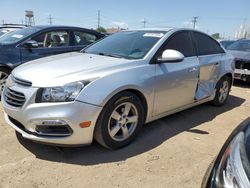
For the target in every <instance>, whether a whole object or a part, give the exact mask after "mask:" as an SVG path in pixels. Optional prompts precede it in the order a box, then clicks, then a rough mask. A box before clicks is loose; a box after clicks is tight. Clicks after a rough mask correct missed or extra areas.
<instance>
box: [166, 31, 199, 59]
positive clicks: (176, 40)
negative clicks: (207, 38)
mask: <svg viewBox="0 0 250 188" xmlns="http://www.w3.org/2000/svg"><path fill="white" fill-rule="evenodd" d="M164 49H165V50H167V49H171V50H177V51H179V52H181V53H182V54H183V55H184V56H185V57H191V56H195V55H196V54H195V51H194V47H193V44H192V40H191V37H190V35H189V32H187V31H183V32H179V33H176V34H174V35H173V36H172V37H171V38H170V39H169V41H168V42H167V45H166V46H165V48H164Z"/></svg>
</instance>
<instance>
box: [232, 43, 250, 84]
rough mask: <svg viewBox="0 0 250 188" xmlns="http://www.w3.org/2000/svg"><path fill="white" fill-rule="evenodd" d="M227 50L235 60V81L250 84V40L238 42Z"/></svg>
mask: <svg viewBox="0 0 250 188" xmlns="http://www.w3.org/2000/svg"><path fill="white" fill-rule="evenodd" d="M227 50H228V51H229V52H230V53H231V54H232V55H233V56H234V58H235V74H234V76H235V79H240V80H244V81H248V82H250V39H241V40H238V41H236V42H234V43H233V44H231V45H230V46H229V47H228V48H227Z"/></svg>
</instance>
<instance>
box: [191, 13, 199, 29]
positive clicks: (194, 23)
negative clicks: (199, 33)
mask: <svg viewBox="0 0 250 188" xmlns="http://www.w3.org/2000/svg"><path fill="white" fill-rule="evenodd" d="M197 20H198V16H195V17H193V20H192V22H193V29H195V26H196V23H197Z"/></svg>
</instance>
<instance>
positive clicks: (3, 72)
mask: <svg viewBox="0 0 250 188" xmlns="http://www.w3.org/2000/svg"><path fill="white" fill-rule="evenodd" d="M10 73H11V70H10V69H7V68H4V67H0V96H1V95H2V91H3V88H4V85H5V82H6V80H7V78H8V77H9V75H10Z"/></svg>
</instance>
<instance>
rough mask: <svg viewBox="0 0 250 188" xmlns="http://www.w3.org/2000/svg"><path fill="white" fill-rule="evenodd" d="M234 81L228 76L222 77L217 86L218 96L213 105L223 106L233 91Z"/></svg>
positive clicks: (216, 95) (212, 102)
mask: <svg viewBox="0 0 250 188" xmlns="http://www.w3.org/2000/svg"><path fill="white" fill-rule="evenodd" d="M231 85H232V80H231V78H229V77H228V76H224V77H222V78H221V79H220V80H219V82H218V83H217V86H216V94H215V98H214V100H213V101H211V104H212V105H214V106H223V105H224V104H225V103H226V102H227V99H228V96H229V92H230V89H231Z"/></svg>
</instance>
